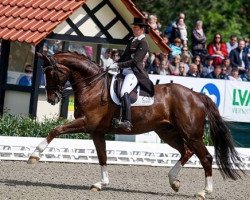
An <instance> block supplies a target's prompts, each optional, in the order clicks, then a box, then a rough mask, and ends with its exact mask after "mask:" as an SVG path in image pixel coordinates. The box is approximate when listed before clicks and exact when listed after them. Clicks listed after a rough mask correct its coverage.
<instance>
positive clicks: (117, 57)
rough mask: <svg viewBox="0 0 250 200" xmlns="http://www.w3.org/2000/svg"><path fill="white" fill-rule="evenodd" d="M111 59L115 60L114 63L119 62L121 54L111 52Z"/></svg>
mask: <svg viewBox="0 0 250 200" xmlns="http://www.w3.org/2000/svg"><path fill="white" fill-rule="evenodd" d="M111 59H112V60H113V62H117V61H118V60H119V59H120V54H119V51H118V50H112V51H111Z"/></svg>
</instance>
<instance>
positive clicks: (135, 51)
mask: <svg viewBox="0 0 250 200" xmlns="http://www.w3.org/2000/svg"><path fill="white" fill-rule="evenodd" d="M148 50H149V47H148V43H147V41H146V38H142V39H141V40H137V39H136V40H135V41H132V39H131V40H130V41H129V43H128V45H127V47H126V49H125V51H124V53H123V55H122V56H121V58H120V60H119V61H118V63H117V64H118V66H119V68H120V69H124V68H129V67H130V68H131V69H132V70H133V72H134V74H135V76H136V78H137V79H138V82H139V84H140V86H141V88H142V89H143V90H145V91H146V92H147V93H148V94H149V95H150V96H153V95H154V85H153V83H152V82H151V81H150V79H149V77H148V74H147V71H146V70H145V68H144V67H143V59H144V57H145V56H146V54H147V52H148Z"/></svg>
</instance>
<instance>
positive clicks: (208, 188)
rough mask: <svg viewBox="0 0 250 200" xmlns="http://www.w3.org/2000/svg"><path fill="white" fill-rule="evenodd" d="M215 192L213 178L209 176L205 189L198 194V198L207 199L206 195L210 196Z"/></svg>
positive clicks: (206, 179)
mask: <svg viewBox="0 0 250 200" xmlns="http://www.w3.org/2000/svg"><path fill="white" fill-rule="evenodd" d="M212 192H213V178H212V176H208V177H206V178H205V188H204V189H203V190H202V191H200V192H198V193H197V194H196V196H197V197H202V198H203V199H205V196H206V194H210V193H212Z"/></svg>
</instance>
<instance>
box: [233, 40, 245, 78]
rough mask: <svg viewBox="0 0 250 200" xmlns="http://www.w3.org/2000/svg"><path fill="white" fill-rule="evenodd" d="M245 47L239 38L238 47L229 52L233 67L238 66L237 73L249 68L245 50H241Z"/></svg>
mask: <svg viewBox="0 0 250 200" xmlns="http://www.w3.org/2000/svg"><path fill="white" fill-rule="evenodd" d="M244 48H245V41H244V40H239V42H238V47H237V48H236V49H233V50H232V51H231V52H230V56H229V57H230V61H231V65H232V67H233V68H238V69H239V73H240V74H243V73H245V71H246V69H248V68H249V61H248V57H247V54H246V52H244V51H243V49H244Z"/></svg>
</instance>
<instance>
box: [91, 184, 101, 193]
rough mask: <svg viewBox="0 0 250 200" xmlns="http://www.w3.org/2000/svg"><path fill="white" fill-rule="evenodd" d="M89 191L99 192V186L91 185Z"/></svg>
mask: <svg viewBox="0 0 250 200" xmlns="http://www.w3.org/2000/svg"><path fill="white" fill-rule="evenodd" d="M90 191H92V192H99V191H101V188H98V187H96V186H94V185H92V186H91V188H90Z"/></svg>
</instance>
